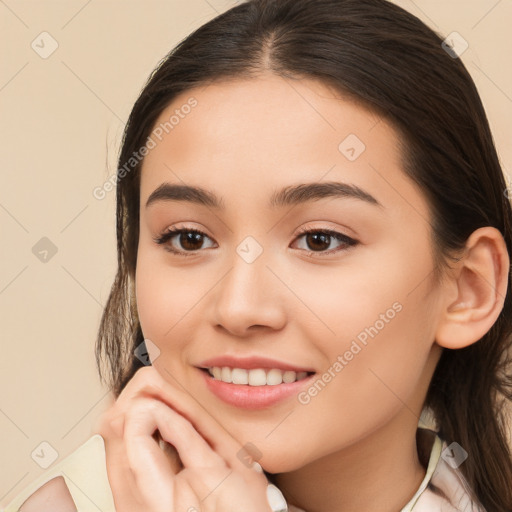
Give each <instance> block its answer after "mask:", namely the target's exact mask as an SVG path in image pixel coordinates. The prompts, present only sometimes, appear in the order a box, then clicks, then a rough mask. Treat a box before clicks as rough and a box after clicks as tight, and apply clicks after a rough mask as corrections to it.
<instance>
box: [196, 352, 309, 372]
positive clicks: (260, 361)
mask: <svg viewBox="0 0 512 512" xmlns="http://www.w3.org/2000/svg"><path fill="white" fill-rule="evenodd" d="M216 366H217V367H223V366H227V367H229V368H243V369H246V370H252V369H255V368H262V369H264V370H272V369H273V368H274V369H277V370H282V371H293V372H296V373H300V372H307V373H314V372H315V370H314V369H313V368H311V367H306V366H300V365H296V364H292V363H288V362H285V361H279V360H278V359H270V358H268V357H260V356H250V357H235V356H230V355H224V356H219V357H213V358H211V359H207V360H205V361H202V362H201V363H200V364H199V365H198V367H199V368H203V369H209V368H214V367H216Z"/></svg>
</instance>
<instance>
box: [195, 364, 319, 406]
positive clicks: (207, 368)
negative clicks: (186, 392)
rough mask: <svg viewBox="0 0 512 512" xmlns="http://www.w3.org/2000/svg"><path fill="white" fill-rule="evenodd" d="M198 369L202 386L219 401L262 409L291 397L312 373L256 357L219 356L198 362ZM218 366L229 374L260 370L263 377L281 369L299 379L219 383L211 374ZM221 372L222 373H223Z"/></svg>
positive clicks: (311, 376)
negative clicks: (202, 380)
mask: <svg viewBox="0 0 512 512" xmlns="http://www.w3.org/2000/svg"><path fill="white" fill-rule="evenodd" d="M198 368H199V370H201V372H200V373H201V374H202V376H203V379H204V382H205V385H206V389H208V390H209V391H210V392H211V393H212V394H213V395H215V396H217V398H220V399H221V400H222V401H224V402H226V403H228V404H230V405H232V406H235V407H237V408H242V409H265V408H268V407H271V406H274V405H276V404H278V403H279V402H282V401H284V400H286V399H289V398H292V397H293V396H294V395H295V396H296V395H297V394H298V393H299V392H300V390H301V389H303V388H304V387H305V386H306V385H309V384H310V383H311V381H312V379H313V378H314V377H313V376H314V374H315V371H314V370H312V369H311V368H310V367H306V366H300V365H297V364H294V363H287V362H284V361H279V360H277V359H270V358H267V357H259V356H252V357H244V358H241V357H234V356H228V355H226V356H219V357H214V358H211V359H207V360H205V361H202V362H201V364H200V365H198ZM213 369H215V371H214V372H212V370H213ZM221 369H222V370H225V371H227V373H229V374H230V375H232V374H233V373H235V372H238V373H246V374H252V373H253V372H256V373H258V372H259V373H261V372H262V371H264V372H266V375H267V378H268V377H269V375H271V374H272V375H273V374H274V373H281V372H283V373H284V374H285V375H286V374H288V375H290V374H293V375H295V376H296V377H297V378H298V377H299V375H300V380H294V379H292V380H294V381H293V382H286V380H287V379H283V380H282V382H281V383H278V382H274V383H273V384H275V385H264V383H263V382H262V381H258V382H249V383H247V384H245V381H243V383H233V382H223V381H222V380H219V379H218V378H215V376H214V375H213V374H214V373H217V374H218V372H219V370H221ZM225 371H224V372H223V373H226V372H225ZM293 375H291V376H293ZM217 377H218V375H217ZM260 377H261V376H260ZM273 378H274V377H272V379H273ZM228 380H230V379H228ZM235 380H237V379H235ZM249 380H251V378H249ZM267 383H268V382H267Z"/></svg>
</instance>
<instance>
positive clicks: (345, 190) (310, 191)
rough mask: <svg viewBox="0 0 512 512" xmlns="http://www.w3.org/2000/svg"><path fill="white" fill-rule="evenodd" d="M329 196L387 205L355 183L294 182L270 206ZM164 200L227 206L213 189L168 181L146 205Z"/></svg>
mask: <svg viewBox="0 0 512 512" xmlns="http://www.w3.org/2000/svg"><path fill="white" fill-rule="evenodd" d="M329 197H333V198H352V199H359V200H361V201H364V202H366V203H368V204H371V205H375V206H379V207H381V208H383V206H382V204H381V203H380V202H379V201H377V199H375V197H373V196H372V195H371V194H369V193H368V192H366V191H365V190H363V189H362V188H359V187H358V186H356V185H353V184H349V183H340V182H335V181H328V182H323V183H320V182H317V183H302V184H300V185H290V186H288V187H285V188H283V189H281V190H278V191H276V192H274V193H273V194H272V196H271V197H270V200H269V207H271V208H278V207H284V206H292V205H297V204H301V203H306V202H309V201H316V200H319V199H325V198H329ZM160 201H187V202H190V203H195V204H199V205H204V206H208V207H211V208H215V209H218V210H224V209H225V205H224V202H223V200H222V199H221V198H219V197H218V196H217V195H216V194H214V193H213V192H211V191H209V190H206V189H204V188H201V187H196V186H190V185H180V184H172V183H167V182H165V183H162V184H161V185H160V186H159V187H158V188H157V189H155V190H154V191H153V192H152V193H151V195H150V196H149V198H148V200H147V202H146V208H147V207H148V206H150V205H151V204H153V203H156V202H160Z"/></svg>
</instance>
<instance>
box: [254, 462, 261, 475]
mask: <svg viewBox="0 0 512 512" xmlns="http://www.w3.org/2000/svg"><path fill="white" fill-rule="evenodd" d="M252 467H253V469H255V470H256V471H257V472H258V473H263V468H262V467H261V464H258V463H257V462H253V463H252Z"/></svg>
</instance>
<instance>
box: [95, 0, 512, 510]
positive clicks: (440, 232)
mask: <svg viewBox="0 0 512 512" xmlns="http://www.w3.org/2000/svg"><path fill="white" fill-rule="evenodd" d="M442 40H443V39H442V37H441V36H439V35H437V34H436V33H435V32H433V31H432V30H431V29H430V28H428V27H427V26H426V25H425V24H424V23H423V22H421V21H420V20H419V19H417V18H416V17H415V16H413V15H411V14H410V13H408V12H406V11H404V10H403V9H401V8H399V7H397V6H396V5H394V4H392V3H390V2H387V1H385V0H321V1H319V0H250V1H247V2H245V3H241V4H239V5H237V6H236V7H234V8H232V9H230V10H228V11H226V12H225V13H223V14H221V15H219V16H217V17H216V18H214V19H213V20H211V21H209V22H208V23H206V24H204V25H203V26H201V27H200V28H198V29H197V30H196V31H194V32H193V33H192V34H190V35H189V36H188V37H187V38H185V39H184V40H183V41H181V42H180V43H179V44H178V45H177V46H176V48H174V49H173V50H172V51H171V52H170V53H169V54H168V55H167V56H166V57H165V58H164V59H163V60H162V61H161V62H160V64H159V65H158V67H157V69H156V70H155V71H154V72H153V73H152V75H151V76H150V77H149V79H148V81H147V83H146V85H145V87H144V88H143V90H142V92H141V94H140V96H139V98H138V99H137V101H136V103H135V105H134V107H133V110H132V111H131V114H130V117H129V119H128V122H127V124H126V127H125V131H124V137H123V143H122V148H121V151H120V155H119V168H118V181H117V257H118V271H117V275H116V277H115V281H114V284H113V286H112V290H111V293H110V296H109V299H108V302H107V305H106V307H105V310H104V313H103V317H102V320H101V325H100V329H99V334H98V341H97V347H96V358H97V363H98V368H99V371H100V376H101V378H102V380H103V381H104V382H107V383H108V384H109V385H110V386H111V387H112V389H113V392H114V394H115V395H116V396H118V395H119V393H120V392H121V390H122V389H123V387H124V386H125V384H126V382H127V381H128V380H129V379H130V378H131V377H132V376H133V374H134V372H135V371H136V370H137V369H138V368H139V367H141V366H143V364H142V363H141V362H140V361H139V360H138V359H137V358H136V357H134V349H135V348H136V347H137V346H139V344H140V343H142V342H143V340H144V337H143V334H142V331H141V327H140V324H139V321H138V318H137V308H136V304H135V299H134V297H135V295H134V289H133V288H134V276H135V267H136V258H137V244H138V237H139V194H140V190H139V184H140V162H139V163H138V164H137V165H134V166H133V169H131V170H130V171H129V172H126V170H125V171H124V172H121V169H122V168H123V166H124V167H125V169H126V162H128V161H129V160H130V158H131V156H132V155H133V153H134V152H137V151H138V150H139V149H140V148H141V147H142V146H144V145H145V143H146V140H147V138H148V136H149V135H150V133H151V131H152V129H153V127H154V124H155V121H156V120H157V118H158V116H159V115H160V114H161V112H162V111H163V109H164V108H166V107H167V106H168V105H169V104H170V103H171V102H172V100H173V98H175V97H176V96H177V95H178V94H179V93H181V92H183V91H186V90H188V89H191V88H193V87H197V86H202V85H206V84H208V83H212V82H213V81H220V80H227V79H229V78H254V77H257V76H258V74H259V73H261V72H263V71H266V70H269V71H271V72H273V73H275V74H276V75H279V76H283V77H286V78H290V79H301V78H312V79H319V80H321V81H322V82H323V83H325V84H326V85H330V86H332V87H334V88H335V89H336V90H337V91H339V92H340V93H341V94H343V95H344V96H346V97H349V98H352V99H354V100H355V101H357V102H359V103H360V104H362V105H365V106H366V107H367V108H368V109H370V110H372V111H374V112H377V113H378V114H380V115H381V116H383V117H384V118H385V119H387V120H388V121H389V122H390V123H391V124H392V125H393V126H394V127H395V128H396V129H397V130H398V131H399V133H400V134H401V136H402V151H403V160H404V171H405V173H406V174H407V175H408V176H409V177H410V178H411V179H412V180H413V181H414V182H415V183H417V184H418V185H419V186H420V187H421V190H422V191H423V193H424V194H425V197H426V198H427V200H428V203H429V206H430V208H431V219H432V247H433V253H434V254H435V255H436V259H435V262H436V267H435V270H436V272H435V273H434V279H438V278H439V277H440V276H441V270H442V269H443V268H446V267H447V266H448V265H449V260H450V257H452V256H453V255H454V254H456V253H458V252H459V251H460V250H462V249H463V248H464V245H465V242H466V240H467V238H468V237H469V235H470V234H471V233H472V232H473V231H474V230H476V229H477V228H480V227H483V226H494V227H495V228H497V229H498V230H499V231H500V232H501V233H502V235H503V237H504V239H505V242H506V245H507V250H508V253H509V255H512V212H511V205H510V202H509V200H508V197H507V194H506V189H507V186H506V182H505V179H504V176H503V173H502V170H501V167H500V163H499V160H498V156H497V153H496V149H495V147H494V143H493V139H492V135H491V132H490V128H489V124H488V121H487V117H486V114H485V111H484V108H483V106H482V103H481V100H480V98H479V95H478V92H477V90H476V87H475V85H474V83H473V81H472V79H471V77H470V75H469V73H468V72H467V70H466V68H465V67H464V65H463V63H462V62H461V60H460V58H455V56H453V55H450V54H449V53H448V52H447V51H445V48H443V46H442ZM247 101H250V98H247ZM511 288H512V286H511V277H510V274H509V278H508V288H507V295H506V297H505V305H504V308H503V310H502V311H501V314H500V316H499V318H498V319H497V321H496V322H495V324H494V325H493V326H492V328H491V329H490V330H489V332H488V333H487V334H486V335H485V336H483V337H482V339H481V340H479V341H478V342H477V343H474V344H472V345H470V346H468V347H466V348H463V349H460V350H450V349H444V350H443V353H442V356H441V359H440V361H439V363H438V365H437V367H436V370H435V373H434V375H433V378H432V381H431V384H430V387H429V390H428V394H427V397H426V402H425V406H427V407H429V408H430V409H431V410H432V411H433V413H434V415H435V418H436V421H437V423H438V426H439V435H440V436H441V437H442V438H443V439H445V440H446V441H447V442H448V443H450V442H452V441H456V442H458V443H459V444H460V445H461V446H462V447H463V448H464V449H465V450H466V451H467V452H468V453H469V457H468V459H467V460H466V461H465V462H464V464H462V465H461V466H460V469H461V471H462V472H463V474H464V476H465V478H466V479H467V481H468V483H469V485H470V486H471V488H472V489H473V491H474V493H475V496H476V498H477V499H478V500H479V501H480V502H481V504H482V505H483V506H484V507H485V508H486V509H487V510H488V511H489V512H491V511H492V512H510V511H511V510H512V457H511V453H510V447H509V445H508V442H507V428H508V425H507V417H506V415H505V411H506V408H505V407H504V406H505V405H507V406H508V405H509V404H510V402H511V401H512V377H511V376H510V374H509V373H507V372H510V364H509V358H508V357H509V349H510V345H511V337H512V336H511V332H512V314H511V313H512V302H511V301H512V298H511Z"/></svg>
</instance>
